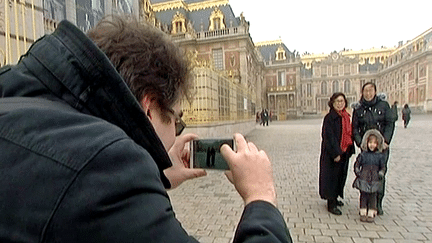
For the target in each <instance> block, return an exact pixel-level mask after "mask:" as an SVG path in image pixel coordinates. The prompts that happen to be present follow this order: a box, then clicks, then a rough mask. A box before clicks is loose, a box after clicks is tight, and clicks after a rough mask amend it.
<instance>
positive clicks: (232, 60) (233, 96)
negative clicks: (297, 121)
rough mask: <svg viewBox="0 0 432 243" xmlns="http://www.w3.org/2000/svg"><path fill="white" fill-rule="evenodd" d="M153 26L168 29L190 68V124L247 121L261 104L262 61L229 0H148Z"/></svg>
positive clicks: (186, 112)
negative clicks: (183, 53)
mask: <svg viewBox="0 0 432 243" xmlns="http://www.w3.org/2000/svg"><path fill="white" fill-rule="evenodd" d="M151 2H152V3H153V4H152V11H153V12H154V16H155V18H156V20H157V24H156V25H157V26H159V27H160V28H161V29H162V30H164V31H165V32H167V33H169V34H170V35H171V36H172V38H173V40H175V41H176V42H177V43H178V44H179V45H180V47H181V48H182V49H183V50H184V51H185V52H186V54H187V55H188V57H189V58H190V60H191V61H192V65H193V67H194V69H193V74H194V88H193V96H192V97H190V98H189V99H185V100H184V101H183V112H184V117H185V120H186V122H187V123H189V124H213V125H221V124H229V123H232V122H234V121H236V122H241V121H247V120H249V121H250V120H251V119H252V118H253V117H254V114H255V112H256V110H257V109H260V108H261V107H263V100H264V99H263V98H264V95H265V93H263V92H262V87H263V85H262V81H263V75H262V72H263V63H262V60H261V57H260V55H259V53H258V52H257V50H256V49H255V45H254V43H253V41H252V39H251V37H250V34H249V22H247V21H246V19H245V17H244V16H243V15H241V16H240V17H236V16H234V14H233V11H232V9H231V6H230V5H229V1H228V0H212V1H151Z"/></svg>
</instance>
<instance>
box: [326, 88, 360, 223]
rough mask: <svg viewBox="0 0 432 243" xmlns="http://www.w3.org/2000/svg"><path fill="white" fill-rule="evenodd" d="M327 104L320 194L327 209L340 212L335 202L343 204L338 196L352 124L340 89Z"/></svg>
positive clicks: (350, 151) (351, 148)
mask: <svg viewBox="0 0 432 243" xmlns="http://www.w3.org/2000/svg"><path fill="white" fill-rule="evenodd" d="M328 105H329V107H330V112H329V113H328V114H327V115H326V116H325V117H324V121H323V126H322V134H321V135H322V144H321V156H320V176H319V194H320V196H321V198H322V199H325V200H327V209H328V211H329V212H330V213H333V214H336V215H341V214H342V212H341V211H340V210H339V209H338V208H337V206H343V202H341V201H338V200H337V198H338V197H339V196H340V197H341V198H343V190H344V186H345V182H346V178H347V174H348V164H349V158H350V157H351V155H352V154H354V146H353V140H352V130H351V129H352V127H351V120H350V115H349V114H348V112H347V111H346V107H347V106H348V102H347V99H346V97H345V95H344V94H343V93H334V94H333V95H332V97H330V101H329V103H328Z"/></svg>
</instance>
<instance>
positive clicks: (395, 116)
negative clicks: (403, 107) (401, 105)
mask: <svg viewBox="0 0 432 243" xmlns="http://www.w3.org/2000/svg"><path fill="white" fill-rule="evenodd" d="M397 105H398V102H397V101H395V102H394V103H393V105H392V106H391V109H392V111H393V115H394V120H395V121H397V120H398V118H399V115H398V108H397Z"/></svg>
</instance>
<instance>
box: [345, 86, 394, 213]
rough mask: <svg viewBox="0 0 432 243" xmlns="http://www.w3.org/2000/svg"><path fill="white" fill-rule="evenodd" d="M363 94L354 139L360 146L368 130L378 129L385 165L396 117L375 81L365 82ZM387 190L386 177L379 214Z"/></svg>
mask: <svg viewBox="0 0 432 243" xmlns="http://www.w3.org/2000/svg"><path fill="white" fill-rule="evenodd" d="M361 92H362V96H361V99H360V102H359V103H358V105H357V106H356V107H355V109H354V112H353V121H352V123H353V136H354V141H355V143H356V145H357V146H358V147H360V145H361V142H362V138H363V136H364V134H365V133H366V131H368V130H370V129H377V130H378V131H380V133H381V135H382V136H383V137H384V147H385V150H384V152H383V153H384V156H385V158H386V159H385V166H386V168H387V161H388V157H389V150H388V146H389V144H390V142H391V139H392V137H393V132H394V123H395V117H394V115H393V114H394V113H393V111H392V110H391V108H390V106H389V104H388V103H387V101H384V100H382V99H381V98H379V97H377V95H376V92H377V90H376V85H375V84H374V83H370V82H369V83H365V84H364V85H363V87H362V90H361ZM384 191H385V177H384V178H383V181H382V187H381V188H380V190H379V191H378V204H377V207H378V214H379V215H382V214H383V213H384V212H383V209H382V201H383V198H384Z"/></svg>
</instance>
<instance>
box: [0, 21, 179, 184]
mask: <svg viewBox="0 0 432 243" xmlns="http://www.w3.org/2000/svg"><path fill="white" fill-rule="evenodd" d="M20 65H21V66H23V65H24V66H25V67H26V68H27V69H28V70H29V71H30V73H31V75H32V77H36V79H37V80H38V81H39V82H41V83H42V84H43V85H44V86H45V87H46V89H48V90H49V91H51V92H47V93H51V94H52V97H46V96H45V98H49V99H52V100H62V101H64V102H66V103H67V104H69V105H70V106H72V107H73V108H75V109H77V110H78V111H80V112H82V113H86V114H90V115H93V116H97V117H99V118H102V119H104V120H106V121H108V122H110V123H113V124H115V125H117V126H119V127H120V128H122V129H123V130H124V131H125V132H126V133H127V134H128V136H130V137H131V138H132V139H133V140H134V141H135V142H136V143H137V144H139V145H141V146H142V147H144V148H145V149H146V150H147V151H148V152H149V153H150V154H151V156H152V157H153V159H154V160H155V162H156V164H157V165H158V167H159V170H160V172H161V178H162V181H163V183H164V185H165V187H167V188H169V187H170V183H169V181H168V179H167V178H166V177H165V175H164V173H163V170H164V169H166V168H168V167H170V166H171V165H172V164H171V161H170V159H169V156H168V154H167V152H166V150H165V149H164V146H163V144H162V142H161V141H160V139H159V137H158V136H157V135H156V132H155V130H154V128H153V126H152V125H151V123H150V121H149V120H148V118H147V116H146V115H145V114H144V112H143V110H142V108H141V106H140V104H139V102H138V101H137V100H136V99H135V97H134V96H133V95H132V93H131V91H130V90H129V88H128V87H127V85H126V83H125V82H124V81H123V79H122V78H121V76H120V75H119V74H118V72H117V71H116V70H115V68H114V66H113V65H112V64H111V62H110V61H109V59H108V58H107V57H106V55H105V54H104V53H103V52H102V51H101V50H100V49H99V48H98V47H97V46H96V45H95V44H94V43H93V42H92V41H91V40H90V39H89V38H88V37H87V36H86V35H85V34H84V33H82V32H81V31H80V30H79V29H78V28H76V27H75V26H74V25H72V24H71V23H69V22H67V21H62V22H61V23H60V24H59V26H58V28H57V29H56V31H55V32H54V33H53V34H51V35H46V36H44V37H42V38H41V39H39V40H38V41H36V42H35V43H34V44H33V45H32V47H31V48H30V50H29V51H28V52H27V53H26V54H25V55H24V56H23V57H22V58H21V60H20V63H19V64H18V65H17V66H20ZM14 87H16V86H14ZM3 88H5V87H3ZM6 88H7V87H6ZM18 93H21V94H24V96H30V95H25V93H26V92H18ZM28 93H29V92H28Z"/></svg>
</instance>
